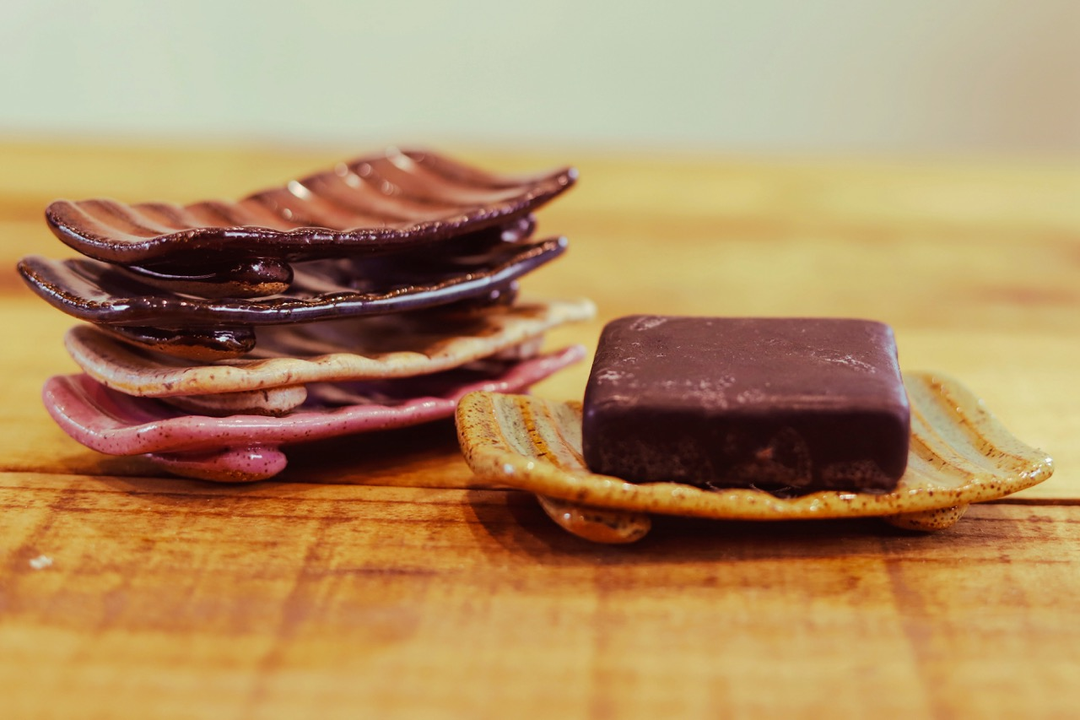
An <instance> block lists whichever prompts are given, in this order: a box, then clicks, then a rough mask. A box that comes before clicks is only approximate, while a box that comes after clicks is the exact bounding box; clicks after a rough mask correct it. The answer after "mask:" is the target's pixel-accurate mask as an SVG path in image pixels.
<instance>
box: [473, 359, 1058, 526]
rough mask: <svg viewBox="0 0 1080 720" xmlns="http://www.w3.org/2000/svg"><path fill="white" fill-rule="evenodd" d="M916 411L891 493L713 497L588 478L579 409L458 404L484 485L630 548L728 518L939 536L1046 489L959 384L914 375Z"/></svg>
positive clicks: (1034, 453)
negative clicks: (970, 512)
mask: <svg viewBox="0 0 1080 720" xmlns="http://www.w3.org/2000/svg"><path fill="white" fill-rule="evenodd" d="M904 383H905V385H906V387H907V392H908V398H909V400H910V402H911V451H910V456H909V458H908V468H907V472H906V473H905V474H904V477H903V478H901V480H900V483H899V485H898V486H897V487H896V489H895V490H894V491H892V492H889V493H860V492H846V491H824V492H815V493H810V494H807V495H800V496H797V497H791V498H783V497H777V496H775V495H772V494H770V493H767V492H765V491H762V490H752V489H728V490H709V489H701V488H697V487H693V486H690V485H684V484H680V483H648V484H633V483H628V482H625V481H623V480H620V479H619V478H615V477H610V476H607V475H597V474H594V473H591V472H589V470H588V468H587V467H586V466H585V462H584V460H583V459H582V456H581V403H578V402H571V403H563V402H555V401H550V400H543V399H539V398H534V397H529V396H524V395H501V394H497V393H487V392H477V393H472V394H470V395H468V396H466V397H465V398H464V399H463V400H462V401H461V402H460V404H459V405H458V409H457V428H458V439H459V441H460V442H461V448H462V451H463V452H464V454H465V458H466V460H467V461H468V463H469V466H470V467H471V468H472V470H473V472H474V473H475V474H476V475H477V476H478V477H479V478H481V479H482V480H485V481H487V482H491V483H494V484H499V485H503V486H510V487H514V488H519V489H521V490H527V491H529V492H532V493H535V494H536V495H537V497H538V498H539V500H540V504H541V506H542V507H543V508H544V510H545V512H547V514H548V515H549V516H551V518H552V519H553V520H555V522H557V523H558V524H559V525H561V526H562V527H563V528H565V529H566V530H568V531H570V532H571V533H573V534H575V535H578V536H580V537H583V538H586V539H588V540H593V541H595V542H606V543H626V542H633V541H635V540H638V539H640V538H642V537H644V535H645V534H646V533H647V532H648V531H649V529H650V527H651V521H650V519H649V515H650V514H653V513H656V514H663V515H682V516H686V517H699V518H713V519H718V520H807V519H825V518H851V517H881V518H883V519H884V520H885V521H886V522H889V523H891V524H892V525H896V526H898V527H902V528H907V529H912V530H924V531H930V530H941V529H944V528H947V527H949V526H951V525H952V524H953V523H955V522H956V521H957V520H959V519H960V518H961V517H962V516H963V514H964V512H965V510H966V509H967V506H968V505H969V504H970V503H973V502H983V501H986V500H994V499H996V498H1000V497H1003V496H1005V495H1009V494H1012V493H1015V492H1017V491H1019V490H1023V489H1025V488H1028V487H1031V486H1032V485H1036V484H1038V483H1040V482H1042V481H1044V480H1046V479H1047V478H1048V477H1050V475H1051V474H1052V473H1053V461H1052V460H1051V459H1050V458H1049V457H1048V456H1047V455H1046V453H1043V452H1041V451H1039V450H1036V449H1034V448H1032V447H1029V446H1028V445H1025V444H1024V443H1022V442H1021V441H1019V440H1018V439H1016V438H1015V437H1014V436H1013V435H1012V434H1010V433H1009V431H1008V430H1006V429H1005V428H1004V427H1003V426H1002V425H1001V423H1000V422H999V421H998V420H997V419H996V418H995V417H994V416H993V415H992V414H991V413H990V412H989V411H988V410H987V409H986V408H985V406H984V405H983V402H982V400H980V399H979V398H978V397H976V396H975V395H974V394H972V393H971V392H970V391H969V390H967V389H966V388H964V387H963V386H962V385H961V384H960V383H958V382H957V381H955V380H952V379H949V378H946V377H942V376H940V375H934V374H929V373H905V375H904Z"/></svg>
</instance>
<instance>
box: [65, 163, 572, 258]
mask: <svg viewBox="0 0 1080 720" xmlns="http://www.w3.org/2000/svg"><path fill="white" fill-rule="evenodd" d="M576 177H577V173H576V171H574V170H573V169H572V168H567V169H562V170H557V171H553V172H549V173H545V174H539V175H535V176H530V177H521V178H513V177H506V176H500V175H494V174H491V173H488V172H485V171H482V170H479V169H477V168H472V167H469V166H467V165H463V164H461V163H458V162H455V161H452V160H450V159H448V158H445V157H442V156H439V155H436V154H434V153H431V152H424V151H400V150H397V149H390V150H387V151H384V152H382V153H378V154H374V155H369V156H366V157H362V158H359V159H357V160H353V161H351V162H345V163H339V164H338V165H337V166H335V167H334V168H332V169H330V170H327V171H325V172H321V173H317V174H315V175H311V176H310V177H306V178H303V179H301V180H294V181H291V182H289V183H287V184H286V185H285V186H283V187H279V188H273V189H269V190H264V191H261V192H257V193H255V194H253V195H250V196H248V197H246V198H244V199H243V200H240V201H238V202H224V201H203V202H197V203H193V204H191V205H186V206H180V205H173V204H168V203H160V202H153V203H139V204H134V205H128V204H124V203H120V202H117V201H114V200H106V199H93V200H82V201H75V202H72V201H69V200H58V201H56V202H54V203H52V204H51V205H49V207H48V208H47V209H46V211H45V217H46V220H47V222H48V223H49V226H50V228H52V230H53V232H54V233H55V234H56V236H57V237H59V238H60V239H61V240H63V241H64V242H65V243H67V244H68V245H70V246H71V247H73V248H75V249H76V250H78V251H79V252H80V253H82V254H83V255H86V256H88V257H92V258H96V259H98V260H104V261H107V262H112V263H118V264H122V265H145V264H148V263H151V262H162V261H166V262H171V263H176V264H178V265H187V266H190V265H192V264H193V263H202V262H205V261H206V260H207V257H206V256H207V254H208V253H209V254H211V255H214V256H217V257H218V258H219V260H217V261H216V262H218V263H221V262H224V261H225V260H226V259H228V258H253V257H258V258H277V259H282V260H288V261H298V260H303V259H316V258H324V257H344V256H348V255H368V254H379V253H387V252H394V251H397V250H401V249H405V248H409V247H418V246H422V245H427V244H429V243H432V242H435V241H438V240H443V239H446V238H450V237H455V236H460V235H464V234H467V233H472V232H476V231H479V230H483V229H485V228H491V227H495V226H499V225H504V224H506V223H508V222H509V221H511V220H513V219H515V218H522V217H525V216H527V215H528V214H529V213H531V212H533V211H534V210H536V209H537V208H539V207H540V206H541V205H544V204H545V203H547V202H548V201H550V200H551V199H552V198H554V197H556V196H557V195H559V194H560V193H562V192H564V191H565V190H566V189H567V188H569V187H570V186H571V185H572V184H573V183H574V181H575V179H576Z"/></svg>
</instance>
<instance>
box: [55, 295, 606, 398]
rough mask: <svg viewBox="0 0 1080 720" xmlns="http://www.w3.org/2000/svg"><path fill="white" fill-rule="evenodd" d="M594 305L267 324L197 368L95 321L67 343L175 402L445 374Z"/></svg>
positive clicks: (110, 372) (87, 366)
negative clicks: (241, 350) (245, 349)
mask: <svg viewBox="0 0 1080 720" xmlns="http://www.w3.org/2000/svg"><path fill="white" fill-rule="evenodd" d="M595 312H596V310H595V306H594V305H593V303H592V302H591V301H589V300H587V299H583V298H580V299H570V300H521V301H519V302H518V303H517V304H515V305H511V306H507V307H498V308H492V309H491V310H489V311H486V312H482V313H476V314H472V315H462V316H457V315H444V314H442V313H433V314H420V315H418V314H401V315H384V316H378V317H371V318H355V319H348V320H335V321H329V322H325V323H314V324H307V325H282V326H278V327H270V328H260V330H259V345H258V347H257V348H255V350H254V351H253V352H251V353H249V354H248V355H246V356H245V357H243V358H237V359H230V360H221V361H217V362H214V363H200V362H193V361H189V360H183V359H180V358H175V357H171V356H168V355H162V354H160V353H155V352H152V351H147V350H143V349H141V348H137V347H134V346H132V345H129V344H128V343H126V342H122V341H119V340H116V339H114V338H113V337H111V336H110V335H109V334H107V333H105V332H103V331H102V330H100V329H99V328H97V327H94V326H92V325H77V326H75V327H73V328H71V329H70V330H69V331H68V333H67V335H66V337H65V345H66V346H67V349H68V352H69V353H70V354H71V356H72V357H73V358H74V359H75V362H76V363H78V365H79V366H80V367H81V368H82V369H83V371H84V372H86V373H87V374H89V375H90V376H92V377H93V378H94V379H95V380H97V381H99V382H101V383H103V384H104V385H107V386H108V387H111V388H113V389H114V390H119V391H121V392H123V393H126V394H128V395H138V396H145V397H171V396H185V395H205V394H210V393H240V392H257V391H262V390H266V389H268V388H279V387H289V386H296V385H302V384H307V383H313V382H342V381H353V380H369V379H375V378H395V377H396V378H400V377H408V376H412V375H425V374H429V373H434V372H440V371H443V370H448V369H450V368H453V367H456V366H458V365H463V364H465V363H467V362H471V361H473V360H477V359H479V358H483V357H487V356H489V355H494V354H496V353H500V352H503V351H506V350H508V349H511V348H514V347H515V346H518V345H520V344H522V343H525V342H528V341H530V340H533V339H535V338H538V337H540V336H541V335H542V334H543V333H545V332H547V331H548V330H551V329H553V328H555V327H558V326H560V325H563V324H566V323H570V322H580V321H584V320H588V319H590V318H592V317H593V316H594V314H595Z"/></svg>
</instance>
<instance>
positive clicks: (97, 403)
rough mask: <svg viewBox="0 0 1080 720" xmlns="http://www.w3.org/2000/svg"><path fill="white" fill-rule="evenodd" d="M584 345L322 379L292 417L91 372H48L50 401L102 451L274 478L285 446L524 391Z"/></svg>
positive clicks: (220, 475)
mask: <svg viewBox="0 0 1080 720" xmlns="http://www.w3.org/2000/svg"><path fill="white" fill-rule="evenodd" d="M584 355H585V349H584V348H583V347H582V346H580V345H575V346H571V347H569V348H566V349H564V350H560V351H557V352H553V353H549V354H546V355H541V356H539V357H535V358H530V359H528V360H522V361H516V362H515V361H503V362H493V363H483V367H473V366H470V367H468V368H457V369H454V370H449V371H447V372H445V373H439V374H435V375H427V376H423V377H420V378H405V379H400V380H388V381H379V382H373V383H362V384H350V383H345V384H316V385H313V386H309V388H308V399H307V401H306V402H305V403H304V405H302V406H301V407H300V408H298V409H297V410H296V411H294V412H292V413H290V414H289V415H287V416H285V417H262V416H258V415H232V416H229V417H209V416H204V415H192V414H186V413H184V412H183V411H181V410H179V409H177V408H174V407H171V406H169V405H166V404H165V403H162V402H160V401H158V400H154V399H151V398H136V397H131V396H129V395H124V394H123V393H119V392H116V391H115V390H110V389H109V388H107V387H105V386H103V385H101V384H99V383H97V382H96V381H94V380H93V379H92V378H90V377H89V376H87V375H62V376H56V377H53V378H50V379H49V380H48V381H47V382H46V383H45V387H44V389H43V391H42V399H43V401H44V404H45V408H46V410H48V412H49V414H50V415H51V416H52V418H53V420H55V421H56V423H57V424H58V425H59V426H60V427H61V429H63V430H64V432H66V433H67V434H68V435H70V436H71V437H72V438H74V439H75V440H77V441H78V442H80V443H82V444H83V445H85V446H86V447H89V448H91V449H93V450H97V451H98V452H102V453H106V454H110V455H143V454H145V455H146V456H147V457H148V458H149V459H150V460H153V461H155V462H157V463H159V464H161V465H163V466H164V467H166V468H167V469H169V470H170V471H171V472H174V473H177V474H182V475H188V476H191V477H199V478H203V479H210V480H226V481H246V480H257V479H263V478H266V477H270V476H271V475H273V474H276V473H277V472H280V470H281V469H283V468H284V466H285V458H284V455H283V454H282V452H281V451H280V450H279V447H280V446H281V445H289V444H294V443H301V442H309V441H313V440H321V439H325V438H331V437H339V436H342V435H351V434H356V433H362V432H373V431H378V430H387V429H391V428H399V427H406V426H410V425H416V424H419V423H424V422H430V421H433V420H438V419H440V418H447V417H450V416H452V415H453V413H454V408H455V406H456V405H457V403H458V401H459V400H460V399H461V397H462V396H464V395H465V394H467V393H470V392H474V391H502V392H523V391H525V389H526V388H528V387H529V386H531V385H533V384H535V383H537V382H540V381H541V380H543V379H544V378H546V377H548V376H549V375H551V374H553V373H555V372H558V371H559V370H561V369H563V368H565V367H567V366H568V365H571V364H573V363H575V362H578V361H580V360H581V359H582V358H583V357H584Z"/></svg>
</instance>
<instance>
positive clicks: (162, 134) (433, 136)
mask: <svg viewBox="0 0 1080 720" xmlns="http://www.w3.org/2000/svg"><path fill="white" fill-rule="evenodd" d="M3 5H4V9H3V10H0V53H2V57H3V58H4V65H3V67H2V68H0V132H3V133H5V134H7V135H11V134H21V135H31V134H32V135H35V136H41V135H43V134H44V135H49V134H54V133H60V134H63V135H66V136H70V135H72V134H90V135H102V134H104V135H110V136H116V135H121V136H128V135H133V134H134V135H140V136H147V137H149V138H152V139H154V138H170V137H176V138H181V139H190V138H200V137H209V138H214V139H218V140H231V139H240V140H245V141H248V140H250V141H265V140H285V141H295V142H299V143H309V142H322V141H327V142H340V141H342V140H344V141H349V142H351V141H354V140H355V141H358V142H359V141H363V142H380V143H381V142H399V141H400V142H418V141H419V142H430V141H433V140H434V141H445V140H450V141H461V142H471V143H475V142H485V141H487V142H495V143H498V144H501V145H506V144H512V143H521V142H525V143H542V144H574V145H595V144H599V145H604V146H624V145H627V144H630V143H637V144H641V145H645V146H653V147H665V146H682V147H685V146H688V145H694V144H704V145H705V146H707V147H709V148H710V149H718V150H727V151H761V150H766V151H787V150H811V151H835V150H841V151H886V152H889V151H919V152H922V151H931V152H932V151H938V150H958V151H964V152H967V151H994V152H1002V151H1003V152H1040V153H1046V152H1051V153H1053V152H1060V151H1067V152H1075V151H1077V150H1078V149H1080V55H1078V49H1077V47H1078V44H1080V43H1078V40H1080V0H1027V1H1021V0H911V1H909V2H903V1H900V0H894V1H892V2H885V1H883V0H879V1H877V2H872V1H870V0H866V1H864V2H856V1H847V2H845V1H842V0H819V1H817V2H798V1H796V0H762V1H760V2H753V1H752V0H747V1H746V2H735V1H734V0H724V1H719V2H671V1H669V2H663V1H659V0H658V1H656V2H649V3H640V2H623V3H610V2H605V3H596V2H594V3H590V2H585V1H584V0H580V1H578V2H574V1H572V0H549V1H548V2H531V3H516V2H511V1H510V0H501V1H495V0H473V1H472V2H467V3H460V4H455V3H441V2H437V1H435V0H416V1H413V2H390V1H387V2H382V3H367V2H348V1H347V0H313V1H311V2H303V3H301V2H295V3H280V2H271V1H270V0H237V1H235V2H228V1H226V0H189V1H188V2H175V3H169V2H160V3H154V2H125V1H124V0H97V2H92V1H89V0H84V1H76V0H36V1H31V0H6V2H5V3H3Z"/></svg>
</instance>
